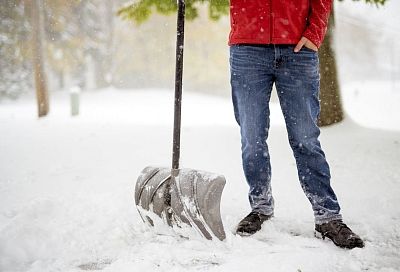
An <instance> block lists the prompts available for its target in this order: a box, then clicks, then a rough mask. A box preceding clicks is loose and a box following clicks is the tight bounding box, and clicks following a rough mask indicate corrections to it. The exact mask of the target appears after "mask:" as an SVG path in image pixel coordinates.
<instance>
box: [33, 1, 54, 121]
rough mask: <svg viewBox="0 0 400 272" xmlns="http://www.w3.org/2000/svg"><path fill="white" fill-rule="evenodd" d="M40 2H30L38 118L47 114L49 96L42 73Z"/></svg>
mask: <svg viewBox="0 0 400 272" xmlns="http://www.w3.org/2000/svg"><path fill="white" fill-rule="evenodd" d="M40 1H41V0H31V1H29V2H30V5H31V7H30V8H31V20H32V59H33V67H34V74H35V87H36V99H37V105H38V116H39V117H42V116H46V115H47V113H48V112H49V95H48V91H47V84H46V75H45V71H44V62H43V51H42V50H43V49H42V32H41V31H42V21H41V16H40V15H41V5H40Z"/></svg>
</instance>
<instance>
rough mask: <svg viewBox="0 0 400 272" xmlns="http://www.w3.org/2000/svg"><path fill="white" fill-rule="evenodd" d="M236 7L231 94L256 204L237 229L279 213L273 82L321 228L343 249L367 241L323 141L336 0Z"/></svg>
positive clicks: (253, 2)
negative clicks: (321, 54) (272, 143)
mask: <svg viewBox="0 0 400 272" xmlns="http://www.w3.org/2000/svg"><path fill="white" fill-rule="evenodd" d="M230 5H231V6H230V15H231V33H230V36H229V45H230V66H231V86H232V100H233V105H234V112H235V118H236V121H237V122H238V124H239V126H240V132H241V142H242V160H243V169H244V173H245V177H246V180H247V183H248V184H249V186H250V190H249V201H250V205H251V209H252V211H251V213H250V214H249V215H247V216H246V217H245V218H244V219H243V220H242V221H240V223H239V225H238V227H237V230H236V232H237V233H238V234H239V235H252V234H254V233H256V232H257V231H258V230H260V229H261V225H262V224H263V222H264V221H266V220H268V219H270V218H271V217H272V216H273V212H274V199H273V197H272V193H271V165H270V157H269V153H268V146H267V142H266V141H267V138H268V130H269V105H268V104H269V99H270V95H271V90H272V85H273V84H274V83H275V85H276V89H277V93H278V97H279V101H280V105H281V108H282V112H283V115H284V117H285V122H286V128H287V132H288V136H289V137H288V138H289V143H290V146H291V148H292V150H293V153H294V157H295V159H296V164H297V169H298V176H299V179H300V183H301V186H302V188H303V190H304V192H305V194H306V196H307V198H308V199H309V201H310V202H311V205H312V208H313V211H314V216H315V231H316V234H320V235H321V236H322V237H323V238H325V237H328V238H329V239H331V240H332V241H333V242H334V243H335V244H336V245H337V246H339V247H343V248H354V247H363V246H364V242H363V241H362V240H361V239H360V237H358V236H357V235H356V234H354V233H353V232H352V231H351V229H350V228H349V227H347V226H346V224H344V223H343V221H342V216H341V214H340V207H339V203H338V200H337V198H336V195H335V193H334V191H333V189H332V188H331V186H330V170H329V166H328V163H327V161H326V159H325V154H324V152H323V151H322V149H321V146H320V143H319V140H318V136H319V134H320V130H319V128H318V126H317V119H318V115H319V112H320V106H319V100H318V97H319V80H320V75H319V60H318V54H317V50H318V48H319V47H320V46H321V43H322V41H323V38H324V36H325V33H326V30H327V23H328V18H329V14H330V11H331V8H332V0H286V1H281V0H230Z"/></svg>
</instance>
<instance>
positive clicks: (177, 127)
mask: <svg viewBox="0 0 400 272" xmlns="http://www.w3.org/2000/svg"><path fill="white" fill-rule="evenodd" d="M176 25H177V31H176V65H175V102H174V108H175V109H174V135H173V147H172V169H179V157H180V137H181V104H182V75H183V44H184V34H185V0H178V16H177V24H176Z"/></svg>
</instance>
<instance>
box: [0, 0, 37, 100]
mask: <svg viewBox="0 0 400 272" xmlns="http://www.w3.org/2000/svg"><path fill="white" fill-rule="evenodd" d="M0 18H1V20H0V56H1V57H0V100H1V99H2V98H5V97H7V98H12V99H15V98H17V97H18V96H19V95H20V94H21V93H24V92H27V91H28V89H29V88H30V87H31V84H30V81H29V78H30V70H31V62H30V61H29V60H28V59H27V58H25V56H26V55H27V52H28V48H29V28H27V27H26V26H27V25H29V22H28V20H29V18H27V17H26V16H25V9H24V3H23V2H22V1H2V3H1V5H0Z"/></svg>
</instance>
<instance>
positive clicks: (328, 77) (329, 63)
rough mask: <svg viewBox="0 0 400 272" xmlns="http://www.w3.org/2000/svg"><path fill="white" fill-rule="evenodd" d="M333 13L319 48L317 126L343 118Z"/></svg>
mask: <svg viewBox="0 0 400 272" xmlns="http://www.w3.org/2000/svg"><path fill="white" fill-rule="evenodd" d="M334 22H335V19H334V14H333V12H332V15H331V17H330V20H329V24H328V32H327V34H326V36H325V41H324V43H323V44H322V46H321V48H320V50H319V57H320V73H321V92H320V100H321V114H320V116H319V120H318V124H319V126H328V125H331V124H334V123H337V122H340V121H342V120H343V118H344V116H343V108H342V103H341V100H340V88H339V82H338V77H337V69H336V59H335V53H334V52H333V50H332V32H333V27H334Z"/></svg>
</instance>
